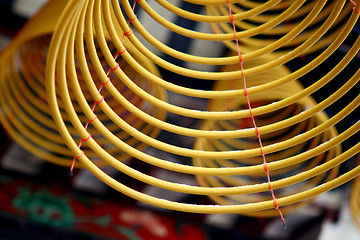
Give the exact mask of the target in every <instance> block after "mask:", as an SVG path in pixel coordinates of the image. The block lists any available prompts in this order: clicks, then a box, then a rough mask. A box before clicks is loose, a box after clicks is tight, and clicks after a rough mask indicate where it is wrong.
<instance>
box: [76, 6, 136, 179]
mask: <svg viewBox="0 0 360 240" xmlns="http://www.w3.org/2000/svg"><path fill="white" fill-rule="evenodd" d="M140 1H141V0H135V1H134V4H133V6H132V11H133V12H134V10H135V6H136V3H137V2H140ZM136 18H137V16H136V15H135V17H134V18H132V19H130V20H129V22H128V25H130V22H132V21H134V20H135V19H136ZM132 33H133V31H132V29H130V30H129V31H128V32H127V33H123V36H122V39H121V42H123V41H124V37H125V36H126V37H129V36H131V35H132ZM125 51H126V48H125V49H124V51H122V52H117V53H116V55H115V56H114V60H115V61H116V59H117V58H118V56H119V55H121V54H123V53H124V52H125ZM118 68H119V63H117V65H116V67H115V68H110V69H109V70H108V71H107V73H106V76H107V77H109V75H110V72H111V71H115V70H116V69H118ZM109 82H110V78H108V81H106V82H105V83H101V85H100V87H99V89H98V92H99V93H100V92H101V90H102V87H103V86H104V85H106V84H108V83H109ZM102 101H104V97H103V96H101V99H100V100H99V101H95V102H94V105H93V107H92V109H91V110H92V112H94V110H95V107H96V105H98V104H100V103H101V102H102ZM96 118H97V116H96V114H95V117H94V119H92V120H87V122H86V124H85V126H84V129H85V130H87V128H88V126H89V123H92V122H93V121H95V119H96ZM90 137H91V135H90V133H89V136H88V137H87V138H86V139H81V140H80V143H79V145H78V147H79V149H80V147H81V145H82V143H83V142H84V141H88V140H89V139H90ZM83 155H84V151H81V155H80V156H75V157H74V159H73V162H72V164H71V167H70V172H69V175H70V176H72V175H73V170H74V167H75V162H76V159H79V158H81V157H82V156H83Z"/></svg>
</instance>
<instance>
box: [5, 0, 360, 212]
mask: <svg viewBox="0 0 360 240" xmlns="http://www.w3.org/2000/svg"><path fill="white" fill-rule="evenodd" d="M55 2H56V4H59V3H57V2H62V1H55V0H53V1H50V2H49V4H48V7H49V6H50V7H49V8H52V7H53V6H54V5H55ZM153 3H154V4H158V8H161V9H163V11H161V10H160V11H159V10H158V11H155V10H154V8H153V7H152V6H153V5H149V4H148V1H147V0H136V1H134V2H133V4H132V5H130V3H129V2H128V1H127V0H121V1H118V0H109V1H107V0H70V1H69V2H68V3H67V4H66V6H65V7H64V8H63V11H62V13H61V16H60V17H59V18H58V19H57V20H56V22H57V23H56V27H55V28H52V29H51V28H50V31H47V33H48V34H52V35H51V42H50V45H49V46H48V48H46V51H45V53H43V54H42V55H41V54H40V55H41V56H47V57H46V68H45V79H44V78H40V79H38V77H34V76H38V75H39V76H40V73H41V72H42V70H41V68H38V67H37V66H44V65H42V64H43V63H44V58H43V57H41V58H39V61H38V62H37V61H34V63H32V65H34V68H30V67H27V66H26V64H22V65H20V68H19V69H20V70H21V69H24V71H21V72H24V74H22V73H21V74H20V71H15V69H17V68H18V67H17V66H15V64H12V66H13V67H12V69H13V70H11V71H8V69H10V68H6V67H5V66H6V64H8V63H7V62H10V63H12V62H14V60H11V61H9V59H13V58H14V57H12V58H11V57H10V56H13V54H10V53H13V52H18V50H17V48H18V47H19V46H23V45H24V46H25V44H24V42H25V41H30V40H32V39H35V37H34V36H36V34H35V33H31V34H29V35H31V36H32V37H27V38H26V39H25V38H22V39H20V40H23V41H20V40H16V41H15V43H13V44H12V46H13V47H10V48H9V49H10V50H8V51H5V53H6V52H8V53H6V54H3V55H2V56H1V60H0V61H1V71H0V73H1V85H2V88H1V90H0V91H2V92H1V94H0V95H1V96H0V99H1V109H2V110H1V121H2V123H3V124H4V125H5V127H6V128H9V129H10V130H9V131H10V132H13V134H12V136H14V138H17V139H18V140H19V141H24V142H26V143H29V142H31V144H32V146H35V144H36V143H35V142H34V141H33V140H32V139H33V136H30V137H29V136H27V131H25V126H26V127H27V126H29V125H27V122H28V120H26V121H25V122H26V124H25V123H23V124H20V123H19V124H18V123H15V122H16V120H15V121H13V122H10V121H9V115H10V113H11V111H10V110H11V109H10V108H9V107H8V106H10V104H14V105H19V104H20V103H19V102H20V101H19V99H17V97H16V96H17V95H16V91H17V93H22V91H21V90H20V87H22V88H24V89H25V88H26V89H29V91H28V93H26V97H29V98H28V99H29V100H28V101H27V103H29V102H30V100H31V99H32V98H38V97H39V96H41V97H43V95H42V94H41V93H42V91H41V89H43V87H44V86H45V87H46V89H45V90H44V91H43V92H44V93H45V92H46V101H45V100H42V101H43V102H44V104H45V102H46V105H47V106H48V107H49V109H45V107H44V106H42V105H41V104H40V103H39V107H37V106H36V111H38V112H40V110H41V111H42V112H44V114H43V115H44V116H46V117H47V116H48V115H49V114H50V113H51V116H52V123H50V121H49V122H47V121H44V122H41V125H40V124H38V125H40V127H41V129H47V130H48V131H54V129H55V127H49V126H50V124H54V126H56V130H57V131H58V133H59V134H60V135H61V137H62V143H64V144H65V145H66V147H67V148H68V149H69V150H70V152H71V154H68V155H72V157H70V158H69V159H67V160H66V161H67V162H66V163H67V164H68V163H69V162H71V161H73V160H75V162H76V164H75V166H83V167H85V168H87V169H88V170H89V171H90V172H92V173H93V174H94V175H95V176H96V177H98V178H99V179H100V180H102V181H103V182H105V183H106V184H108V185H109V186H110V187H112V188H114V189H116V190H118V191H119V192H122V193H124V194H125V195H127V196H130V197H132V198H134V199H137V200H139V201H143V202H145V203H148V204H151V205H155V206H158V207H162V208H167V209H173V210H178V211H185V212H196V213H242V214H248V215H251V216H254V215H259V216H274V211H275V210H278V211H279V207H281V208H284V212H285V213H286V212H291V211H293V210H294V209H296V208H297V207H299V206H301V204H302V203H301V202H303V203H304V201H305V203H306V201H311V199H312V198H313V197H315V196H316V195H318V194H320V193H322V192H325V191H328V190H331V189H333V188H335V187H337V186H340V185H342V184H344V183H346V182H347V181H350V180H351V179H353V178H355V177H356V176H357V175H359V173H360V166H357V167H355V168H353V169H351V170H350V171H348V172H345V173H340V174H337V173H338V169H339V166H340V165H341V164H342V163H344V162H346V161H347V160H349V159H351V158H352V156H354V155H356V154H357V153H359V151H360V144H359V141H358V138H356V136H357V135H356V134H358V133H359V129H360V122H359V121H358V120H357V121H348V120H349V119H354V118H355V119H356V111H357V110H358V109H357V108H358V106H359V104H360V96H359V93H358V91H356V89H358V87H359V85H358V84H359V83H358V81H359V79H360V71H359V67H358V66H359V64H358V63H359V60H358V59H357V58H356V55H357V53H358V51H359V48H360V39H359V36H358V34H356V32H355V31H354V30H353V29H354V28H355V27H356V22H357V20H358V17H359V10H360V6H359V4H356V3H355V2H351V1H348V0H338V1H325V0H319V1H311V2H309V1H303V0H297V1H280V0H269V1H263V2H260V1H249V0H246V1H236V0H228V1H226V0H186V1H184V3H183V5H181V6H177V5H173V4H171V3H169V2H167V1H166V0H156V3H155V2H153ZM64 5H65V4H64ZM185 5H186V8H185V7H184V6H185ZM191 6H196V9H199V8H201V9H200V10H199V11H191V10H188V9H191ZM284 8H285V10H284ZM58 9H60V8H57V9H56V10H58ZM226 9H227V10H228V11H225V10H226ZM53 11H55V10H53ZM45 12H49V11H45ZM55 12H56V11H55ZM135 12H142V13H141V14H145V15H146V16H147V18H152V19H153V20H154V24H153V26H151V27H152V28H153V30H154V29H157V28H162V29H166V30H167V31H169V32H171V33H172V34H173V35H174V36H176V37H179V38H180V40H178V42H180V43H181V42H182V39H186V40H191V42H192V44H194V45H192V46H202V45H203V47H204V46H206V47H205V48H208V49H207V50H208V51H209V52H212V51H213V48H212V46H213V45H214V44H220V45H222V46H227V47H228V48H230V50H231V49H232V50H235V52H236V54H234V53H233V51H232V52H226V53H224V54H223V55H221V56H217V57H214V56H212V57H209V56H208V55H206V54H204V55H202V54H193V52H196V51H190V52H185V51H180V50H178V49H177V48H176V47H173V46H172V45H171V46H170V45H167V44H164V43H163V42H161V41H159V40H158V38H159V39H160V36H157V32H156V31H150V30H149V31H148V29H146V28H145V27H144V25H145V24H143V22H142V19H141V18H140V17H139V18H138V17H137V16H136V14H135ZM164 12H167V13H171V14H174V15H176V16H177V17H179V18H181V19H182V20H184V21H183V22H186V23H187V22H191V23H194V24H196V23H197V22H201V23H203V25H208V28H207V29H210V30H209V31H207V30H206V31H205V30H204V31H202V30H201V29H197V28H194V27H193V26H191V24H190V25H189V26H188V25H186V24H183V22H182V21H176V22H172V21H169V20H167V18H165V17H163V16H162V14H163V13H164ZM44 17H45V16H44ZM47 17H50V18H51V16H47ZM44 19H46V18H42V20H43V22H44ZM40 22H41V21H37V22H32V24H33V26H36V25H35V24H39V25H41V23H40ZM289 23H290V24H291V26H289ZM203 25H202V26H203ZM229 26H230V27H232V30H233V32H231V31H230V29H229ZM285 26H286V27H285ZM40 29H41V28H40ZM211 29H213V30H211ZM286 29H287V30H286ZM47 30H49V29H47ZM150 32H152V34H150ZM270 37H271V38H270ZM269 38H270V39H269ZM42 41H43V40H42ZM35 42H36V41H35ZM19 43H20V44H19ZM29 44H30V46H32V44H34V43H31V41H30V42H29ZM149 45H152V46H153V47H154V48H156V49H157V52H160V53H162V54H161V57H160V56H159V55H158V54H155V53H154V52H152V51H151V50H149V49H150V48H149V47H146V46H149ZM14 46H15V47H14ZM233 46H236V49H233ZM344 47H348V49H347V50H346V53H344V54H342V53H341V51H343V49H344ZM30 53H31V48H30V49H28V50H26V51H25V50H24V52H23V53H22V54H19V55H18V56H17V57H19V58H21V59H22V58H24V59H25V58H27V57H28V58H29V57H30V55H31V54H32V53H31V54H30ZM210 55H211V54H210ZM162 56H166V57H162ZM303 56H305V57H306V61H299V60H300V59H301V58H302V57H303ZM20 62H21V61H20ZM26 62H28V61H26ZM40 63H42V64H40ZM188 63H191V64H195V66H201V67H193V66H194V65H189V64H188ZM23 65H25V66H23ZM203 66H205V67H206V66H211V67H212V68H209V69H215V70H211V71H204V70H200V69H203V68H202V67H203ZM129 69H130V70H129ZM157 69H160V70H165V69H166V71H167V72H168V73H170V76H171V77H166V78H165V77H161V76H160V75H159V74H158V72H157ZM204 69H207V68H204ZM324 69H325V70H324ZM10 72H11V74H10ZM15 75H16V76H17V77H15ZM7 76H12V78H14V79H17V80H16V81H14V83H12V81H11V80H9V79H10V78H9V77H7ZM26 76H29V78H30V79H29V80H27V78H26V82H25V81H24V80H23V79H25V77H26ZM172 76H177V77H178V78H177V79H172ZM27 81H29V84H28V83H27ZM44 82H45V85H44ZM195 82H196V83H197V84H195ZM245 83H246V84H245ZM209 85H213V87H208V86H209ZM3 86H4V89H5V90H2V89H3ZM9 90H11V94H10V93H6V92H9ZM165 91H166V92H167V93H169V96H170V95H171V96H174V95H178V96H181V97H183V98H186V99H191V100H192V103H193V104H187V105H186V104H182V103H177V102H176V101H173V100H174V99H167V98H166V97H165V93H164V92H165ZM23 92H24V93H25V90H23ZM354 92H355V93H354ZM24 95H25V94H24ZM20 96H22V94H20ZM30 96H32V97H30ZM35 96H36V97H35ZM41 99H43V98H41ZM191 100H190V102H191ZM198 101H200V102H207V104H208V106H204V105H201V106H198V105H197V104H196V103H197V102H198ZM34 102H35V100H34ZM28 105H30V106H31V107H30V106H29V107H26V106H25V105H19V106H21V108H20V107H19V109H21V110H23V111H25V110H29V109H32V108H35V103H34V104H30V103H29V104H28ZM338 105H340V106H341V108H340V109H338V108H335V109H336V111H334V110H333V109H334V107H336V106H338ZM40 108H42V109H40ZM4 109H5V110H4ZM38 109H39V110H38ZM204 109H205V110H204ZM31 111H32V110H31ZM31 111H30V110H29V111H28V112H29V113H31ZM34 111H35V110H34ZM17 112H19V111H14V113H16V115H15V114H14V119H22V117H21V115H20V114H17ZM20 112H21V111H20ZM24 115H25V114H24ZM35 115H37V114H35ZM169 115H170V116H172V117H174V118H175V117H178V118H179V119H191V120H195V121H197V122H201V124H200V126H201V127H200V128H197V126H196V125H194V126H192V125H187V124H186V121H183V122H176V121H175V122H170V121H168V119H167V118H166V116H169ZM30 116H31V115H30ZM41 118H45V117H41ZM249 118H251V121H250V122H249ZM46 119H49V118H46ZM31 120H32V121H33V122H35V120H36V121H39V120H40V119H37V116H36V117H35V116H32V117H31ZM18 121H20V120H18ZM21 121H22V122H24V120H21ZM10 123H11V124H10ZM344 123H346V124H348V125H346V126H347V128H345V129H343V128H341V126H342V125H343V124H344ZM18 126H24V127H23V128H21V129H20V128H18ZM15 127H16V128H15ZM37 128H38V127H37ZM159 132H161V133H164V134H168V135H170V136H171V139H163V138H160V137H158V133H159ZM38 134H39V135H40V134H42V133H38ZM54 134H55V133H54ZM43 135H44V134H42V136H43ZM183 137H186V138H189V139H192V140H193V141H194V142H195V143H196V144H195V146H194V147H193V148H189V147H185V146H183V143H182V142H181V141H178V142H175V141H172V140H173V139H172V138H174V139H175V138H179V139H183ZM354 138H355V141H354ZM24 139H27V140H26V141H25V140H24ZM261 139H263V143H264V144H261V143H262V141H261ZM49 145H51V141H50V144H49ZM58 145H59V144H58ZM60 145H61V144H60ZM46 146H48V145H47V144H45V145H44V146H41V147H43V148H46ZM143 146H144V147H145V146H150V147H151V148H154V149H156V150H157V151H158V152H160V153H166V154H159V155H155V154H150V153H148V152H146V151H144V148H143ZM53 150H54V149H53V148H51V149H48V151H49V152H52V151H53ZM153 152H156V151H153ZM51 154H52V155H53V156H56V157H57V154H53V153H51ZM169 155H171V156H174V158H177V159H181V160H179V161H177V162H174V161H172V159H170V158H169V159H167V158H164V157H161V156H169ZM123 156H128V157H129V158H133V160H134V161H136V162H141V163H142V164H143V165H146V166H148V167H153V168H160V169H162V170H164V171H167V172H168V173H169V174H171V173H172V172H176V173H179V174H184V175H187V176H191V177H193V178H196V179H197V180H198V182H197V184H196V185H191V186H190V185H184V184H183V183H181V182H175V180H173V181H168V180H165V179H161V178H160V177H157V176H154V175H152V173H151V171H150V172H147V171H144V170H143V169H144V168H137V165H136V164H134V165H129V164H127V163H126V161H123V158H122V157H123ZM265 156H266V158H267V160H265ZM261 157H262V159H264V162H261V161H260V158H261ZM54 159H55V158H54ZM61 160H62V159H61ZM191 160H193V163H191ZM104 164H107V165H110V166H112V167H114V168H116V169H117V170H119V172H121V173H122V174H123V175H124V176H127V177H128V178H126V180H124V182H121V180H116V179H114V178H112V177H110V176H108V175H107V174H106V173H105V172H103V171H102V168H101V167H102V166H103V165H104ZM264 174H265V175H264ZM129 178H131V179H133V180H134V181H136V182H140V183H141V184H143V185H152V186H155V187H158V188H162V189H166V190H170V191H174V192H180V193H186V194H189V195H199V196H200V197H203V196H208V197H209V199H210V200H213V202H212V203H210V204H206V203H203V202H176V201H170V200H166V199H161V198H157V197H154V196H150V195H147V194H146V193H144V192H142V189H141V187H133V186H132V185H130V181H128V179H129ZM167 179H169V178H167ZM134 185H136V184H134ZM137 186H138V185H137ZM213 203H214V204H213ZM279 213H280V214H281V212H280V211H279ZM281 216H282V215H281Z"/></svg>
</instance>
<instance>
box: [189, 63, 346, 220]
mask: <svg viewBox="0 0 360 240" xmlns="http://www.w3.org/2000/svg"><path fill="white" fill-rule="evenodd" d="M262 62H264V60H260V59H258V60H257V61H253V62H251V61H250V62H249V61H248V62H247V63H246V65H245V67H253V66H254V65H257V64H261V63H262ZM232 68H234V66H227V67H225V68H224V69H222V70H223V71H231V69H232ZM288 74H290V71H289V70H288V69H287V68H286V67H285V66H279V67H277V68H274V69H272V70H271V71H268V72H263V73H261V74H258V75H256V76H250V77H248V78H247V84H248V87H253V86H257V85H261V84H264V83H267V82H271V81H273V80H276V79H277V78H279V77H283V76H286V75H288ZM243 87H244V86H243V83H242V81H241V80H233V81H217V82H216V84H215V86H214V90H216V91H224V90H230V89H239V88H243ZM302 90H303V86H302V85H301V84H300V83H299V82H298V81H293V82H289V83H288V84H286V85H281V86H279V87H278V88H274V89H272V90H271V91H268V92H262V93H259V94H254V95H253V96H252V97H251V100H252V101H251V102H252V105H253V107H255V106H263V105H269V104H272V103H274V102H277V101H280V100H283V99H286V98H288V97H290V96H292V95H294V94H296V93H297V92H300V91H302ZM315 105H316V102H315V100H314V99H313V98H312V97H310V96H308V97H305V98H303V99H300V100H299V101H297V102H296V103H294V104H291V105H288V106H287V107H285V108H282V109H277V110H275V111H271V112H266V113H264V114H262V115H258V116H257V118H256V122H257V125H258V126H260V127H261V126H271V125H272V124H276V123H279V122H282V121H286V120H287V119H289V118H291V117H294V116H296V115H299V114H302V112H303V111H305V110H306V109H309V108H312V107H314V106H315ZM246 108H247V99H246V98H245V97H242V98H235V99H213V100H211V101H210V103H209V109H208V110H209V111H224V110H228V111H238V110H239V109H246ZM327 120H328V117H327V115H326V113H325V112H318V113H316V114H315V115H314V116H312V117H310V118H308V119H306V120H304V121H301V122H294V123H293V125H289V126H287V127H286V128H283V129H278V130H275V131H271V132H269V133H267V134H262V135H261V139H262V144H263V146H264V147H265V148H267V147H268V146H271V145H282V146H283V147H280V148H277V151H274V152H270V153H268V154H267V156H266V160H267V162H268V163H272V162H276V161H279V160H282V161H289V164H287V165H286V166H285V165H284V166H283V167H282V168H279V169H277V170H274V171H271V172H270V176H271V179H272V181H271V185H272V186H273V187H274V186H280V185H277V183H278V182H282V184H281V187H279V188H276V189H275V193H276V196H277V197H278V198H281V197H285V196H289V195H292V194H296V193H298V192H302V191H305V190H308V189H311V188H313V187H315V186H317V185H320V184H322V183H324V182H326V181H329V180H330V179H333V178H334V177H335V176H336V175H337V174H338V170H339V167H338V166H335V167H334V168H333V169H330V170H328V171H327V172H324V173H322V174H320V175H313V177H311V178H309V179H302V180H301V181H300V182H292V181H291V179H292V178H294V176H295V175H296V174H306V173H309V174H310V175H309V176H311V172H314V171H313V170H312V169H313V168H315V167H317V166H318V165H321V164H324V163H326V162H328V161H329V160H331V159H332V158H335V157H337V156H338V155H339V154H341V147H340V145H337V146H334V147H333V148H330V149H328V150H327V151H324V152H322V153H321V154H318V155H316V154H315V155H313V156H311V155H308V156H307V157H305V156H304V155H305V154H303V153H304V152H307V151H309V150H311V149H313V148H315V147H316V146H319V145H321V144H324V143H326V142H327V141H329V140H330V139H332V138H334V137H336V136H337V130H336V128H335V127H331V128H329V129H327V130H326V131H325V132H319V133H318V134H317V135H315V136H313V137H312V138H310V139H308V140H307V141H303V142H301V141H300V142H297V143H296V144H295V145H292V144H286V142H290V141H291V140H293V139H294V138H298V137H299V135H301V134H303V133H306V132H308V131H309V130H311V129H313V128H316V127H317V126H319V125H321V124H322V123H325V122H326V121H327ZM252 127H253V123H252V120H251V119H250V118H244V119H232V120H206V121H204V122H203V125H202V129H203V130H210V131H234V130H236V129H250V128H252ZM258 146H259V142H258V139H257V136H256V134H255V133H254V135H253V136H248V137H244V138H232V139H205V138H199V139H197V141H196V143H195V149H198V150H206V151H241V150H246V149H254V148H258ZM262 163H263V158H262V156H261V155H260V156H254V157H248V158H246V157H245V158H239V159H226V158H224V159H201V158H197V157H195V158H194V166H199V167H206V168H227V167H232V168H235V167H250V166H254V165H260V164H262ZM196 177H197V180H198V182H199V185H200V186H204V187H214V188H216V187H229V188H230V187H239V186H249V185H254V184H262V183H264V182H267V176H266V173H265V171H263V172H259V173H258V172H256V173H248V174H244V175H233V176H232V175H231V176H228V175H227V176H216V175H215V176H213V175H197V176H196ZM286 182H288V183H289V184H287V183H286ZM264 190H265V191H262V192H251V191H249V192H246V193H247V194H242V195H228V196H209V197H210V198H211V199H213V200H214V202H216V203H217V204H220V205H229V204H236V203H237V204H244V203H252V202H261V201H265V200H268V199H271V195H270V193H269V192H268V189H266V188H265V189H264ZM304 203H308V202H301V203H300V204H299V203H298V204H292V205H290V206H286V207H283V208H282V212H283V213H285V214H286V213H289V212H292V211H295V210H297V209H298V208H299V207H300V206H301V205H303V204H304ZM245 214H246V215H251V216H262V217H274V216H277V215H278V212H277V211H275V210H267V211H259V212H255V213H245Z"/></svg>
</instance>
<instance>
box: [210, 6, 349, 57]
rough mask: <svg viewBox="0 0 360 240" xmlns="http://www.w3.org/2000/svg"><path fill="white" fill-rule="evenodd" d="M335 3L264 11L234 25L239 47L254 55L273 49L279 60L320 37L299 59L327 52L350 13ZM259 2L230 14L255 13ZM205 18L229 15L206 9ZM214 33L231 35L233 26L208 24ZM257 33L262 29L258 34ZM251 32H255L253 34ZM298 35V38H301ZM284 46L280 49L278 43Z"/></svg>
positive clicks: (231, 45)
mask: <svg viewBox="0 0 360 240" xmlns="http://www.w3.org/2000/svg"><path fill="white" fill-rule="evenodd" d="M337 4H338V3H336V2H335V1H305V0H303V1H282V2H281V3H279V4H277V5H275V6H272V7H271V8H269V9H267V11H266V12H264V13H263V14H261V15H254V16H251V17H249V18H246V19H241V20H239V21H237V22H236V28H237V31H238V32H241V33H242V36H241V38H239V41H240V43H241V45H242V46H246V47H247V48H250V49H253V51H255V50H257V51H261V50H260V49H265V48H269V46H268V45H270V46H273V45H275V46H276V48H275V47H273V48H272V49H273V53H276V54H278V57H280V56H283V55H286V54H287V53H288V52H289V51H291V50H292V49H293V48H294V47H297V46H300V45H302V44H303V43H304V42H305V41H307V40H308V39H309V38H310V37H314V36H315V35H320V34H321V35H322V36H321V41H318V42H314V44H311V45H308V44H305V45H306V47H307V48H306V49H304V52H303V53H302V55H307V54H311V53H314V52H316V51H319V50H321V49H324V48H326V47H327V46H328V45H330V44H331V42H333V41H334V40H335V39H336V37H337V35H338V34H339V33H340V32H341V28H342V26H343V24H344V21H345V19H346V17H347V16H348V15H349V13H351V11H352V7H353V6H352V5H351V4H347V5H346V6H344V9H342V11H341V12H338V13H335V12H336V11H338V10H340V9H339V5H337ZM261 5H262V3H260V2H249V1H240V2H238V3H236V4H234V6H232V10H233V12H234V14H237V13H242V12H244V11H246V10H248V9H254V8H256V7H259V6H261ZM206 9H207V14H208V15H215V16H221V15H226V14H227V13H228V9H227V7H226V6H224V5H222V6H218V5H215V6H214V5H209V6H207V8H206ZM329 14H337V17H336V18H331V19H328V16H329ZM329 21H331V22H332V23H331V25H328V28H329V29H326V31H324V32H322V31H319V30H320V29H319V28H321V27H324V26H322V25H323V24H324V25H327V24H326V23H325V22H329ZM211 26H212V29H213V31H214V32H215V33H220V34H222V33H232V32H233V29H232V26H231V25H230V24H228V23H226V22H222V23H211ZM256 29H261V33H260V34H259V33H258V31H256ZM254 32H257V33H256V34H254ZM300 33H301V34H300ZM280 41H281V42H283V45H282V46H280V47H279V45H278V42H280ZM224 44H225V45H226V46H228V47H229V48H230V49H231V50H233V51H236V46H235V44H234V43H233V42H230V41H226V42H224Z"/></svg>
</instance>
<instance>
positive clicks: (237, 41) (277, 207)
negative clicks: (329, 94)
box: [227, 0, 286, 228]
mask: <svg viewBox="0 0 360 240" xmlns="http://www.w3.org/2000/svg"><path fill="white" fill-rule="evenodd" d="M227 5H228V9H229V18H230V21H231V24H232V27H233V30H234V40H235V42H236V47H237V52H238V56H239V60H240V68H241V74H242V78H243V82H244V95H245V97H246V99H247V103H248V107H249V112H250V117H251V120H252V123H253V125H254V128H255V131H256V135H257V138H258V140H259V144H260V151H261V155H262V158H263V160H264V163H263V165H264V171H265V172H266V175H267V180H268V185H269V191H270V192H271V195H272V199H273V203H274V208H275V209H276V210H277V211H278V212H279V215H280V217H281V221H282V222H283V223H284V226H285V228H286V223H285V219H284V216H283V215H282V213H281V210H280V208H279V206H278V203H277V199H276V197H275V193H274V190H273V189H272V188H271V180H270V173H269V169H268V167H267V162H266V158H265V154H264V150H263V145H262V141H261V137H260V133H259V129H258V127H257V126H256V122H255V117H254V115H253V113H252V108H251V103H250V98H249V95H248V91H247V88H246V79H245V74H244V61H243V57H242V54H241V52H240V47H239V40H238V39H237V37H236V27H235V22H234V15H233V14H232V10H231V6H230V2H229V0H227Z"/></svg>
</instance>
